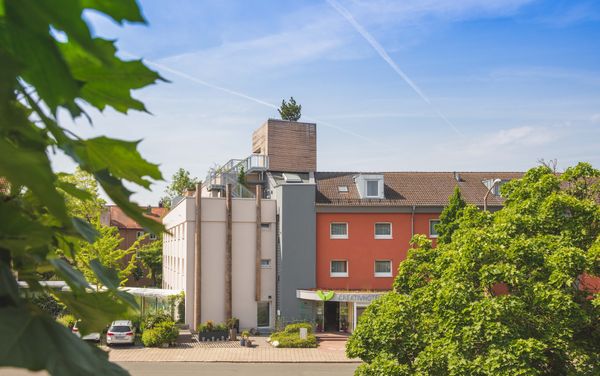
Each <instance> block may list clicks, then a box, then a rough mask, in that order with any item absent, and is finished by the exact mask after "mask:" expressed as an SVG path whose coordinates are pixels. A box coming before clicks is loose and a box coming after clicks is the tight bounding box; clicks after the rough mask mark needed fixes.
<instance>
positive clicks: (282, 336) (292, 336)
mask: <svg viewBox="0 0 600 376" xmlns="http://www.w3.org/2000/svg"><path fill="white" fill-rule="evenodd" d="M271 342H272V343H274V342H278V343H279V344H278V345H277V347H280V348H311V347H317V337H315V335H314V334H309V335H308V336H307V337H306V339H301V338H300V334H299V333H286V332H285V331H284V332H278V333H273V334H272V335H271Z"/></svg>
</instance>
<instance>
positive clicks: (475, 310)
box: [346, 163, 600, 375]
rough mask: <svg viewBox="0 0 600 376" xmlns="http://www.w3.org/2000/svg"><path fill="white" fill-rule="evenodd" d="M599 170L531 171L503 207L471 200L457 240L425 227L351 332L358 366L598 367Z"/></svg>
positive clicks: (435, 371) (467, 371) (391, 369)
mask: <svg viewBox="0 0 600 376" xmlns="http://www.w3.org/2000/svg"><path fill="white" fill-rule="evenodd" d="M597 176H598V170H596V169H594V168H592V166H590V165H589V164H584V163H581V164H579V165H577V166H576V167H572V168H569V169H567V171H566V172H565V173H564V174H562V175H556V174H554V173H553V171H552V170H551V169H549V168H547V167H544V166H542V167H538V168H534V169H531V170H530V171H528V172H527V173H526V174H525V176H524V177H523V178H522V179H518V180H514V181H511V182H509V183H507V184H506V185H505V186H504V187H503V189H504V191H503V193H504V194H505V195H506V197H507V200H506V204H505V207H504V208H503V209H501V210H499V211H498V212H496V213H489V212H482V211H480V210H478V209H477V208H476V207H474V206H467V207H466V208H465V209H464V211H463V214H462V216H460V217H459V218H458V220H457V221H458V229H456V230H455V232H454V234H453V236H452V240H451V242H449V243H441V244H440V245H439V246H438V247H437V248H432V247H431V242H430V241H429V240H428V239H426V238H425V237H424V236H422V235H419V236H416V237H415V238H414V239H413V248H412V249H411V250H410V251H409V256H408V258H407V260H405V261H404V262H403V263H402V264H401V265H400V267H399V271H398V276H397V278H396V280H395V281H394V290H393V292H391V293H389V294H387V295H385V296H384V297H382V298H380V299H378V300H376V301H375V302H373V303H372V304H371V305H370V306H369V307H368V308H367V310H366V311H365V313H364V315H363V316H361V318H360V320H359V324H358V327H357V329H356V330H355V332H354V333H353V334H352V336H351V337H350V340H349V341H348V344H347V348H346V351H347V354H348V355H349V356H352V357H360V358H361V359H362V360H363V361H364V362H365V363H364V364H363V365H361V366H359V368H358V370H357V372H356V373H357V374H358V375H383V374H385V375H414V374H417V375H425V374H427V375H597V374H598V373H599V372H600V369H599V367H600V298H599V294H595V295H594V293H593V292H591V291H588V290H586V289H583V288H581V284H580V281H581V278H582V276H583V275H589V276H596V277H598V276H600V204H599V203H598V201H597V200H596V197H597V194H598V186H597V185H596V186H595V188H591V187H593V186H594V184H595V182H596V181H597Z"/></svg>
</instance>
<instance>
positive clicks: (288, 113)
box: [277, 97, 302, 121]
mask: <svg viewBox="0 0 600 376" xmlns="http://www.w3.org/2000/svg"><path fill="white" fill-rule="evenodd" d="M277 111H279V116H281V118H282V119H283V120H290V121H298V120H300V116H302V105H299V104H296V100H295V99H294V97H290V100H289V102H286V101H285V99H283V100H282V101H281V106H280V107H279V109H278V110H277Z"/></svg>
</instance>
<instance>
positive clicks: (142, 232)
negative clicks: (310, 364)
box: [135, 231, 145, 238]
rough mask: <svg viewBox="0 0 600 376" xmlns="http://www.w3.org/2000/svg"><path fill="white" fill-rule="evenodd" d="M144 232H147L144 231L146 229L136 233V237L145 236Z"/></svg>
mask: <svg viewBox="0 0 600 376" xmlns="http://www.w3.org/2000/svg"><path fill="white" fill-rule="evenodd" d="M144 234H145V233H144V231H137V232H136V233H135V237H136V238H141V237H142V236H144Z"/></svg>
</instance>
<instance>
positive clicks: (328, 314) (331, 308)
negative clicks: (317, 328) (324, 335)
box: [324, 302, 340, 332]
mask: <svg viewBox="0 0 600 376" xmlns="http://www.w3.org/2000/svg"><path fill="white" fill-rule="evenodd" d="M324 303H325V309H324V311H325V313H324V316H325V317H324V328H325V331H326V332H337V331H338V330H340V304H339V303H338V302H324Z"/></svg>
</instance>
